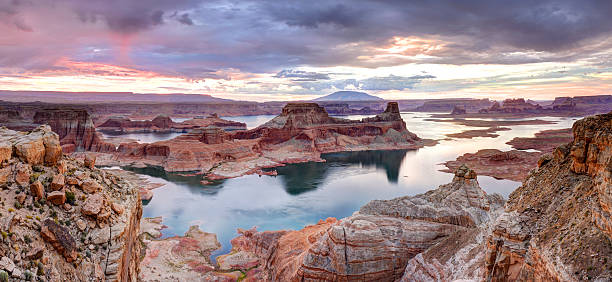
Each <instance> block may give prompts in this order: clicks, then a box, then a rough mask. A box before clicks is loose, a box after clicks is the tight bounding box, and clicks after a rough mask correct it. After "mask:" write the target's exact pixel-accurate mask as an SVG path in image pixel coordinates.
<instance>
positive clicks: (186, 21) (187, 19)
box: [177, 13, 193, 25]
mask: <svg viewBox="0 0 612 282" xmlns="http://www.w3.org/2000/svg"><path fill="white" fill-rule="evenodd" d="M177 21H178V22H180V23H182V24H184V25H193V20H191V18H190V17H189V14H187V13H185V14H182V15H181V16H180V17H178V18H177Z"/></svg>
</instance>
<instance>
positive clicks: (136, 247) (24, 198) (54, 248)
mask: <svg viewBox="0 0 612 282" xmlns="http://www.w3.org/2000/svg"><path fill="white" fill-rule="evenodd" d="M0 143H1V144H4V145H3V146H9V147H10V148H11V150H10V151H11V154H10V155H8V158H6V156H4V158H5V159H4V160H3V162H2V164H1V165H0V171H2V173H0V174H3V173H5V172H7V173H6V174H5V176H6V177H5V178H4V179H1V180H2V181H0V182H1V183H0V185H1V186H2V190H1V191H0V199H1V201H2V205H1V206H0V214H2V217H1V219H0V226H1V229H2V235H3V236H2V240H1V242H0V256H1V257H2V260H5V261H10V262H11V265H12V266H13V267H12V268H11V269H4V270H7V271H9V273H10V274H11V276H12V277H14V278H15V279H30V278H28V277H30V276H35V277H34V278H35V279H38V280H44V281H65V280H66V279H75V280H78V281H102V280H107V281H135V279H136V277H137V273H138V268H139V265H138V256H139V253H140V242H139V241H138V228H139V221H140V217H141V213H142V205H141V203H140V199H139V197H138V190H137V189H136V188H134V187H133V186H132V185H131V184H130V183H128V182H125V181H124V180H122V179H120V178H118V177H116V176H114V175H112V174H110V173H107V172H105V171H102V170H98V169H91V168H86V167H85V166H84V165H83V163H80V162H77V161H75V160H73V159H70V158H67V157H64V156H62V149H61V147H60V141H59V136H58V135H57V134H56V133H54V132H52V131H51V128H50V127H49V126H41V127H39V128H37V129H36V130H34V131H32V132H29V133H22V132H16V131H12V130H8V129H0ZM90 181H95V182H96V183H98V185H99V187H100V189H99V190H97V191H96V192H95V193H94V194H87V193H85V191H83V186H82V183H86V182H90ZM96 199H99V201H98V204H99V205H100V208H99V211H98V212H97V213H96V212H91V213H88V212H86V211H85V210H86V206H87V204H86V203H88V202H89V201H94V200H96ZM115 201H120V202H121V204H120V206H119V203H115ZM0 270H2V269H0ZM36 276H37V277H36Z"/></svg>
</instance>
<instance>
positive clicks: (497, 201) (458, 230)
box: [219, 167, 503, 281]
mask: <svg viewBox="0 0 612 282" xmlns="http://www.w3.org/2000/svg"><path fill="white" fill-rule="evenodd" d="M502 204H503V200H502V198H501V196H499V195H487V194H486V193H485V192H484V191H483V190H482V189H480V187H479V185H478V182H477V180H476V174H475V173H474V171H473V170H470V169H468V168H467V167H461V168H460V169H458V170H457V172H456V175H455V178H454V179H453V181H452V182H451V183H449V184H446V185H442V186H440V187H439V188H438V189H436V190H432V191H429V192H427V193H425V194H421V195H416V196H407V197H401V198H396V199H392V200H384V201H372V202H370V203H368V204H367V205H365V206H363V207H362V208H361V209H360V210H359V212H357V213H355V214H354V215H353V216H350V217H347V218H344V219H341V220H335V219H327V220H326V221H320V222H319V223H318V224H316V225H313V226H307V227H306V228H304V229H302V230H298V231H265V232H256V231H255V230H249V231H240V232H241V234H242V235H241V236H240V237H237V238H235V239H234V240H232V245H233V250H232V252H231V253H230V254H229V255H226V256H222V257H220V258H219V260H220V261H221V262H223V261H226V260H232V261H234V262H235V263H234V264H233V265H232V267H233V268H235V269H249V268H250V267H253V266H258V268H257V271H252V273H253V276H252V277H249V276H248V275H247V277H249V278H251V279H257V280H266V281H373V280H375V281H395V280H398V279H400V278H401V277H402V275H403V273H404V269H405V266H406V265H407V263H408V260H409V259H410V258H412V257H414V256H415V255H417V254H419V253H421V252H423V251H425V250H427V249H428V248H430V247H431V246H433V245H436V244H437V243H439V242H440V241H442V240H444V239H445V238H447V237H448V236H456V234H462V233H466V232H472V231H474V230H477V229H478V227H479V226H482V225H484V224H486V223H488V222H489V221H490V220H491V218H492V215H493V214H494V211H498V210H499V209H500V208H501V207H502ZM236 254H241V255H240V257H242V258H247V259H237V258H236V259H230V258H232V257H233V256H236Z"/></svg>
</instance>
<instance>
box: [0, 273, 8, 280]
mask: <svg viewBox="0 0 612 282" xmlns="http://www.w3.org/2000/svg"><path fill="white" fill-rule="evenodd" d="M8 281H9V275H8V273H6V271H4V270H2V271H0V282H8Z"/></svg>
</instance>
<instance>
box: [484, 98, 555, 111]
mask: <svg viewBox="0 0 612 282" xmlns="http://www.w3.org/2000/svg"><path fill="white" fill-rule="evenodd" d="M543 111H544V108H543V107H542V106H540V105H537V104H532V103H528V102H525V99H523V98H518V99H506V100H504V102H503V103H502V104H501V105H500V104H499V103H498V102H494V103H493V105H492V106H491V107H490V108H488V109H481V110H480V111H478V112H479V113H539V112H543Z"/></svg>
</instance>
